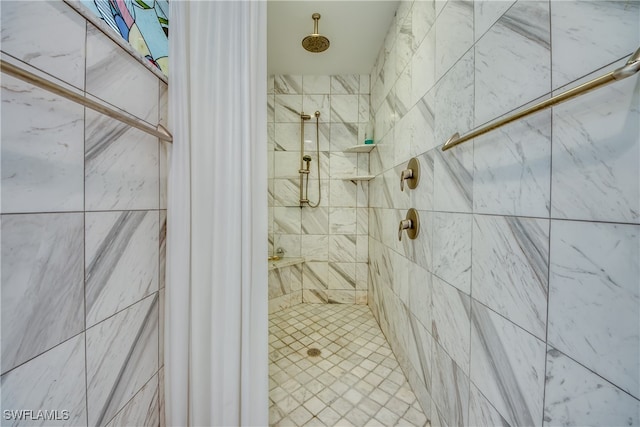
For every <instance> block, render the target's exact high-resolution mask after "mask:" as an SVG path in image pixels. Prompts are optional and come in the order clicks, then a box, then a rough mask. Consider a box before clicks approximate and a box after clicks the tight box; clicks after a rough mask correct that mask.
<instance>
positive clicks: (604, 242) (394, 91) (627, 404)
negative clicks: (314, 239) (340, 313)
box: [269, 0, 640, 426]
mask: <svg viewBox="0 0 640 427" xmlns="http://www.w3.org/2000/svg"><path fill="white" fill-rule="evenodd" d="M638 22H640V3H638V2H633V1H619V2H591V1H577V2H575V1H573V2H569V1H557V2H556V1H551V2H549V1H524V0H520V1H501V2H496V1H473V2H472V1H448V2H444V1H442V2H439V1H438V2H430V1H401V2H400V3H399V7H398V9H397V12H396V15H395V18H394V22H393V24H392V25H391V27H390V29H389V30H388V33H387V36H386V39H385V42H384V45H383V46H382V47H381V49H380V53H379V56H378V59H377V61H376V64H375V66H374V68H373V70H372V72H371V75H370V76H367V77H368V81H369V84H370V87H369V92H368V94H369V97H370V104H369V114H370V116H371V117H372V118H373V120H374V122H375V139H376V143H377V146H376V148H375V149H373V150H372V151H371V153H370V154H364V155H361V154H358V157H356V156H355V155H354V156H353V157H352V158H348V159H347V160H348V161H349V163H348V164H349V166H350V168H351V172H352V173H354V172H355V173H358V174H362V173H366V174H371V175H374V176H375V178H374V179H372V180H371V181H369V182H368V183H365V184H364V185H363V186H362V187H360V185H361V184H357V186H356V189H357V196H356V202H355V206H356V207H357V208H358V209H362V208H364V207H365V206H366V207H367V208H368V209H366V211H367V213H368V214H367V215H366V216H365V214H364V212H361V211H360V210H358V213H357V217H356V218H357V220H356V221H360V219H361V218H362V219H364V220H365V221H366V235H367V239H368V245H367V252H366V253H367V256H366V258H362V261H365V260H366V261H367V262H368V264H367V265H368V268H367V270H368V277H367V289H368V293H367V303H368V305H369V307H370V308H371V310H372V312H373V314H374V316H375V318H376V320H377V321H378V323H379V325H380V327H381V328H382V331H383V332H384V335H385V337H386V339H387V340H388V341H389V343H390V345H391V348H392V350H393V352H394V353H395V356H396V358H397V359H398V362H399V364H400V366H401V367H402V370H403V372H404V373H405V375H406V376H407V379H408V380H409V383H410V384H411V386H412V389H413V392H414V393H415V394H416V396H417V399H418V401H419V402H420V406H421V408H422V410H423V411H424V413H425V415H426V417H427V418H428V419H429V420H430V422H431V425H438V426H439V425H527V426H530V425H543V424H545V425H587V424H589V425H637V424H639V423H640V401H639V400H638V399H639V398H640V388H639V387H640V366H639V363H638V360H640V282H639V279H638V278H639V277H640V270H639V265H640V262H639V259H640V227H639V223H640V216H639V214H640V184H639V183H640V175H639V172H638V171H639V169H638V164H639V162H640V139H639V136H638V135H639V134H640V132H639V129H640V126H639V123H640V105H639V103H640V101H639V96H638V80H637V78H634V79H629V80H628V81H624V82H620V83H615V84H613V85H611V86H609V87H607V88H604V89H600V90H599V91H597V92H593V93H590V94H587V95H584V96H582V97H581V98H579V99H576V100H573V101H570V102H567V103H566V104H563V105H560V106H557V107H554V108H553V109H550V110H546V111H543V112H540V113H537V114H534V115H532V116H530V117H528V118H526V119H523V120H520V121H517V122H515V123H512V124H510V125H507V126H505V127H503V128H502V129H500V130H497V131H494V132H492V133H489V134H487V135H485V136H482V137H478V138H476V139H475V140H473V141H470V142H468V143H466V144H463V145H460V146H458V147H455V148H453V149H451V150H449V151H446V152H443V151H441V149H440V147H441V146H442V144H443V143H444V142H445V141H446V140H447V139H448V138H449V137H450V136H452V135H453V134H454V133H455V132H459V133H460V134H465V133H467V132H469V131H471V130H472V129H474V128H476V127H480V126H481V125H483V124H484V123H487V122H489V121H491V120H494V119H496V118H499V117H500V116H503V115H505V114H507V113H509V112H510V111H513V110H515V109H517V108H519V107H523V106H527V105H530V104H533V103H534V102H535V101H539V100H542V99H545V97H549V96H550V95H554V94H557V93H559V92H561V91H563V90H566V89H569V88H572V87H575V86H576V85H578V84H580V83H583V82H586V81H587V80H589V79H592V78H595V77H597V76H599V75H602V74H604V73H606V72H608V71H611V70H613V69H615V68H617V67H620V66H621V65H622V64H624V62H625V61H626V59H627V58H628V56H629V55H630V54H631V53H633V51H634V50H636V49H637V48H638V47H639V46H640V29H639V25H638ZM357 78H358V76H339V77H338V76H336V77H334V76H332V77H330V78H328V77H326V76H321V77H318V76H306V75H305V76H275V78H274V80H273V81H270V84H272V85H273V92H274V94H275V96H274V97H273V98H271V97H270V98H269V102H270V105H269V114H270V117H271V118H274V119H275V120H274V122H275V125H274V126H275V132H274V129H273V128H271V127H270V129H269V132H270V136H271V138H272V139H271V141H270V144H271V146H272V147H274V156H275V161H273V160H272V159H270V160H269V161H270V164H271V162H273V164H274V165H275V166H274V171H275V172H274V175H273V180H274V181H275V182H277V181H278V180H280V183H279V185H277V186H276V185H271V182H270V191H271V194H270V200H271V201H272V205H271V206H282V205H281V204H280V202H279V199H280V198H283V197H288V198H289V199H290V201H291V204H290V205H289V206H297V198H298V196H297V187H296V184H297V174H296V172H297V163H296V162H297V159H298V157H297V155H296V154H291V155H290V156H291V161H290V164H289V162H287V163H286V164H287V166H286V169H285V170H286V172H284V174H289V173H290V174H291V175H290V176H289V175H282V174H283V172H282V171H283V169H282V166H283V165H285V162H284V161H281V160H279V159H283V158H284V157H285V156H289V154H287V152H288V151H290V150H293V151H295V150H298V148H297V144H298V143H299V140H298V139H296V138H298V137H299V136H298V135H294V131H295V128H294V127H291V131H290V132H288V134H289V135H287V136H286V138H287V139H286V141H285V140H283V139H282V138H281V136H282V135H284V134H285V132H284V131H283V130H282V129H281V131H280V132H278V122H279V121H280V122H282V121H284V120H283V119H282V118H283V117H285V116H286V115H289V116H290V120H291V122H296V123H298V124H299V121H297V120H298V118H297V114H299V113H300V112H301V111H303V110H304V112H305V113H307V114H309V113H311V114H312V113H313V111H312V110H311V109H309V108H308V107H307V106H306V105H304V100H303V99H305V98H304V94H305V82H306V81H308V80H311V81H313V82H314V83H315V82H316V81H317V80H318V79H324V81H325V83H324V85H325V87H331V89H333V86H332V84H333V82H334V79H340V80H342V81H345V80H348V79H353V80H355V79H357ZM359 78H360V79H361V81H362V78H363V76H360V77H359ZM329 81H330V82H331V86H330V83H329ZM300 87H302V93H301V92H300ZM360 87H361V90H362V85H361V86H360ZM322 93H323V94H324V95H326V96H327V97H328V98H329V100H326V99H324V98H323V99H322V102H323V103H333V99H334V95H333V92H322ZM362 93H364V92H362ZM293 94H295V96H291V95H293ZM301 94H302V95H303V96H300V95H301ZM314 102H317V101H314ZM309 105H311V101H309ZM315 105H316V104H314V107H313V108H316V107H315ZM332 106H333V105H332ZM361 107H362V106H361ZM326 108H327V109H330V108H329V107H326ZM274 110H275V114H274ZM361 110H362V108H361ZM279 117H280V118H281V119H279ZM331 117H333V116H331ZM359 120H360V124H359V127H358V130H357V132H358V137H357V138H356V136H355V135H356V127H355V126H351V125H350V123H347V124H346V126H345V124H344V123H340V122H337V123H336V121H334V120H333V118H331V119H330V124H329V129H325V130H324V134H328V135H330V136H331V137H332V138H333V136H334V131H333V129H334V127H335V128H338V129H339V130H338V131H336V133H337V132H340V131H341V130H342V129H344V128H345V127H346V128H348V129H350V132H349V133H348V135H349V137H350V141H355V143H362V140H363V138H362V136H363V135H362V123H363V122H365V121H367V120H368V119H366V118H365V117H360V118H359ZM270 126H272V125H271V124H270ZM294 126H295V125H294ZM307 127H308V125H307ZM324 139H325V141H326V139H327V137H326V136H325V137H324ZM321 141H322V139H321ZM289 143H290V144H293V145H291V146H288V145H287V144H289ZM351 143H352V142H349V143H346V144H344V145H341V146H339V148H338V149H337V150H336V151H339V150H341V149H344V147H345V146H348V145H349V144H351ZM329 147H330V148H331V149H332V150H333V149H334V148H333V147H335V145H334V144H333V140H332V141H331V144H329ZM305 151H308V149H307V148H305ZM310 154H312V155H313V154H314V153H310ZM334 155H337V156H342V154H339V153H335V154H334V153H333V152H331V154H330V161H329V162H328V163H329V164H326V165H323V166H322V167H323V168H325V169H324V170H325V171H327V172H326V173H328V178H329V182H334V180H335V179H336V178H338V177H339V176H341V174H339V173H337V172H336V171H334V170H333V164H334V163H333V162H334V160H333V159H334V157H332V156H334ZM278 156H280V157H278ZM326 156H327V155H326V154H324V153H322V154H321V158H323V159H324V158H326ZM412 157H416V158H417V159H418V161H419V163H420V169H421V177H420V183H419V185H418V187H417V188H416V189H415V190H407V189H405V191H404V192H401V191H400V185H399V177H400V173H401V171H402V170H404V169H405V168H406V167H407V163H408V161H409V159H410V158H412ZM339 159H340V160H338V159H336V160H335V162H338V161H342V160H343V158H342V157H340V158H339ZM365 159H366V160H365ZM325 161H326V160H325ZM365 161H366V162H367V163H366V164H365V163H363V162H365ZM341 165H342V163H341ZM340 172H344V171H340ZM270 178H272V176H270ZM367 187H368V188H367ZM334 191H335V190H334V189H332V188H329V215H331V210H332V209H334V208H333V207H332V206H331V203H332V200H333V199H332V196H333V194H334ZM338 194H340V193H338ZM361 195H362V199H364V200H367V204H366V205H362V204H360V197H361ZM337 197H339V196H337ZM409 208H415V209H417V210H418V213H419V216H420V222H421V224H420V235H419V236H418V238H417V239H416V240H409V239H406V238H404V239H403V240H402V241H399V240H398V237H397V232H398V224H399V221H400V220H401V219H404V218H405V215H406V212H407V210H408V209H409ZM276 209H277V208H274V212H270V214H271V215H272V218H273V221H272V224H273V229H272V230H271V231H272V233H271V234H270V243H271V244H272V249H273V250H275V249H276V248H277V247H283V248H285V249H287V248H286V246H290V247H292V248H294V249H293V250H294V253H295V256H303V257H304V256H305V254H303V253H302V252H297V248H298V244H300V247H301V251H304V250H308V251H309V250H311V249H309V248H310V246H309V245H308V244H307V245H305V242H304V241H301V242H300V241H299V240H298V236H297V234H298V233H297V232H298V230H301V232H302V239H305V234H309V233H307V232H306V231H305V227H313V226H315V225H316V224H317V223H318V221H319V220H318V219H317V215H319V214H317V215H314V213H313V212H312V211H311V210H310V209H309V208H307V207H304V208H302V209H301V211H302V213H301V216H300V215H298V214H297V211H296V212H294V211H295V210H296V209H298V210H299V208H295V207H293V208H291V216H289V218H288V220H285V219H284V218H283V215H284V212H285V211H282V210H281V211H280V212H276ZM362 210H364V209H362ZM311 216H313V217H314V220H312V219H311ZM305 217H306V218H305ZM351 217H353V215H351V216H350V218H351ZM298 221H300V227H298ZM320 221H321V222H322V224H323V225H324V224H326V223H327V219H326V218H324V217H323V218H322V219H321V220H320ZM285 224H295V233H294V235H295V236H294V235H292V236H287V234H288V233H287V232H284V231H283V230H284V229H285V228H286V227H285ZM329 224H331V219H330V218H329ZM356 225H357V226H358V227H359V226H360V223H359V222H356ZM363 228H364V227H363ZM363 228H361V230H362V229H363ZM292 229H293V227H292ZM329 234H330V236H331V231H330V232H329ZM356 235H357V238H359V237H360V235H359V233H357V234H356ZM307 239H309V240H308V241H310V240H311V238H309V237H307ZM290 242H291V243H293V244H291V243H290ZM357 242H358V243H357V245H356V248H355V250H354V247H353V241H352V242H351V246H350V248H351V255H350V256H351V257H352V256H354V255H355V256H356V257H357V256H358V255H357V254H358V253H362V252H360V250H359V248H361V247H362V246H363V245H362V246H361V245H360V240H358V241H357ZM285 243H289V245H286V244H285ZM326 246H327V245H326V243H323V244H322V249H323V251H325V250H326V249H325V248H326ZM363 252H364V250H363ZM327 255H328V257H329V270H331V268H332V267H331V264H332V262H331V260H332V257H335V258H334V259H338V258H339V259H345V258H344V254H340V256H336V255H334V252H332V247H331V246H329V248H328V254H327V253H326V252H322V256H323V258H322V261H325V257H326V256H327ZM347 259H349V258H347ZM362 261H361V260H360V259H358V262H362ZM315 262H316V263H317V262H319V261H318V260H315ZM356 265H358V266H359V264H356ZM303 268H306V269H307V270H306V271H311V270H312V269H310V268H309V267H305V266H304V265H303ZM358 271H359V270H358ZM322 273H324V274H320V272H317V271H316V272H315V275H314V277H315V278H318V277H319V278H323V277H324V278H326V280H327V283H323V282H322V280H317V281H316V282H315V283H314V287H315V289H320V290H321V291H325V292H327V293H330V292H331V289H332V288H331V285H330V284H329V283H328V282H329V281H330V280H331V276H332V275H331V271H329V273H328V274H327V272H326V271H322ZM356 277H358V273H357V272H356ZM356 282H357V281H356ZM303 286H304V285H303ZM307 286H308V285H307ZM347 288H348V287H347ZM356 289H361V288H358V286H356ZM310 301H311V299H304V297H303V298H302V302H310ZM296 302H297V303H299V302H301V300H297V301H296ZM313 302H330V303H338V302H343V303H344V302H347V301H341V300H339V299H337V298H330V297H329V298H327V299H318V300H317V301H313ZM290 303H291V304H292V305H295V304H293V300H291V301H290ZM271 309H272V311H276V312H277V311H278V310H281V309H283V308H282V307H276V306H274V307H271ZM300 310H303V309H302V308H301V309H300ZM287 345H288V346H290V345H291V344H287ZM287 348H288V347H287ZM300 351H302V350H300ZM343 375H346V374H344V373H343ZM291 396H292V398H293V399H295V398H296V397H295V393H294V392H292V393H291ZM319 398H320V400H322V397H319ZM314 402H315V401H314ZM323 402H324V401H323ZM324 403H327V402H324ZM276 406H277V405H276ZM312 406H313V405H307V406H304V407H305V408H306V409H307V410H308V411H309V412H312V411H313V409H312ZM279 416H281V414H278V415H277V416H276V418H278V417H279ZM317 417H322V415H321V414H319V415H318V416H317ZM285 420H286V419H285ZM312 421H313V420H312ZM312 421H310V422H312ZM316 421H317V420H316ZM320 421H322V420H321V419H320ZM342 421H344V419H343V420H342ZM371 421H372V422H373V423H374V424H373V425H377V424H380V425H384V423H383V422H382V421H381V420H380V418H373V419H372V420H371ZM346 422H349V421H346ZM376 423H377V424H376Z"/></svg>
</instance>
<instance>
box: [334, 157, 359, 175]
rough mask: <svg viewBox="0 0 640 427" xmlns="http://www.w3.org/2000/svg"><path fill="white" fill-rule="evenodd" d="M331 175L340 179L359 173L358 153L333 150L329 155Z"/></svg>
mask: <svg viewBox="0 0 640 427" xmlns="http://www.w3.org/2000/svg"><path fill="white" fill-rule="evenodd" d="M329 161H330V165H331V177H332V178H336V179H340V178H342V177H347V176H355V175H356V174H357V173H358V156H357V154H356V153H338V152H332V153H331V155H330V156H329Z"/></svg>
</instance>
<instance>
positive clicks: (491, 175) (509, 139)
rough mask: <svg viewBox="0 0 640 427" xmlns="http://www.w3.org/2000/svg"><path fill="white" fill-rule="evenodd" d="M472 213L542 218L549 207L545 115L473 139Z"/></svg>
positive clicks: (547, 117)
mask: <svg viewBox="0 0 640 427" xmlns="http://www.w3.org/2000/svg"><path fill="white" fill-rule="evenodd" d="M473 145H474V152H473V207H474V208H473V210H474V212H478V213H489V214H501V215H522V216H535V217H548V216H549V209H550V206H551V183H550V180H551V112H550V111H545V112H541V113H538V114H536V115H534V116H531V117H530V118H527V119H523V120H520V121H517V122H515V123H512V124H509V125H507V126H505V127H503V128H502V129H499V130H496V131H495V132H493V133H491V134H490V135H484V136H481V137H478V138H476V139H475V141H474V143H473Z"/></svg>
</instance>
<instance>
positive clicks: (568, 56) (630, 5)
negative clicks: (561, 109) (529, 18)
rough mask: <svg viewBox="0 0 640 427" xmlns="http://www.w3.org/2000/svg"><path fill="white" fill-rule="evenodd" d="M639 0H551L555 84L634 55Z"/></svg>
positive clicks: (639, 34)
mask: <svg viewBox="0 0 640 427" xmlns="http://www.w3.org/2000/svg"><path fill="white" fill-rule="evenodd" d="M638 22H640V3H638V2H637V1H560V2H551V31H552V33H553V39H552V50H551V52H552V69H553V87H554V88H558V87H560V86H563V85H564V84H566V83H569V82H571V81H573V80H575V79H577V78H580V77H582V76H584V75H585V74H587V73H589V72H591V71H593V70H596V69H597V68H600V67H603V66H605V65H607V64H609V63H611V62H613V61H616V60H618V59H620V58H622V57H624V56H627V55H630V54H631V53H632V52H633V51H635V50H636V49H637V48H638V45H639V44H640V31H638Z"/></svg>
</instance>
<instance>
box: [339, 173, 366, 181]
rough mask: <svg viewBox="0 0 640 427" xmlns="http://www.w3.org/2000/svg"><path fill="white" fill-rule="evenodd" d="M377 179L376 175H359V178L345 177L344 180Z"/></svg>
mask: <svg viewBox="0 0 640 427" xmlns="http://www.w3.org/2000/svg"><path fill="white" fill-rule="evenodd" d="M373 178H375V176H374V175H357V176H345V177H343V178H340V179H342V180H343V181H353V182H355V181H370V180H372V179H373Z"/></svg>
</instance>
